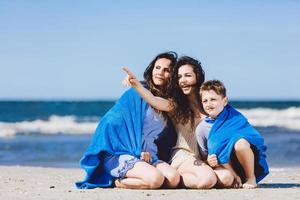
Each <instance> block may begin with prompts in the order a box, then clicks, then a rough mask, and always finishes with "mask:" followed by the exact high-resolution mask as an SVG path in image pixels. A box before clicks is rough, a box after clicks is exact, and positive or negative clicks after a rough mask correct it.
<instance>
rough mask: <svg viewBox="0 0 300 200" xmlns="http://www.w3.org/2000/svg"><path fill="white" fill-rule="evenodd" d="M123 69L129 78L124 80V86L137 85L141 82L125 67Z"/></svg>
mask: <svg viewBox="0 0 300 200" xmlns="http://www.w3.org/2000/svg"><path fill="white" fill-rule="evenodd" d="M122 69H123V71H124V72H126V73H127V76H126V77H125V78H124V80H123V82H122V84H123V85H125V86H135V85H137V82H139V81H138V80H137V79H136V77H135V75H134V74H133V73H132V72H131V71H130V70H129V69H128V68H127V67H123V68H122Z"/></svg>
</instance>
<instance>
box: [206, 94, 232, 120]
mask: <svg viewBox="0 0 300 200" xmlns="http://www.w3.org/2000/svg"><path fill="white" fill-rule="evenodd" d="M201 100H202V105H203V108H204V110H205V112H206V113H207V114H208V115H209V116H210V117H211V118H216V117H217V116H218V115H219V114H220V113H221V112H222V110H223V109H224V107H225V106H226V104H227V102H228V98H227V97H223V96H222V95H218V94H217V93H216V92H215V91H214V90H208V91H203V92H202V97H201Z"/></svg>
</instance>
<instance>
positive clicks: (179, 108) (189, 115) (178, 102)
mask: <svg viewBox="0 0 300 200" xmlns="http://www.w3.org/2000/svg"><path fill="white" fill-rule="evenodd" d="M183 65H190V66H191V67H192V68H193V71H194V73H195V74H196V84H195V85H194V89H193V91H192V92H193V93H194V94H195V96H196V97H197V101H198V102H201V101H200V96H199V89H200V87H201V85H202V83H203V82H204V79H205V73H204V71H203V69H202V66H201V63H200V62H199V61H198V60H196V59H194V58H191V57H188V56H182V57H180V58H179V60H178V62H177V64H176V66H175V67H174V70H173V71H172V72H173V73H172V78H171V80H172V82H171V86H172V99H173V101H174V104H175V110H174V111H173V112H172V118H173V119H174V120H175V122H176V123H181V124H183V125H184V124H186V123H188V122H189V121H190V122H191V126H192V127H194V124H195V115H196V114H195V113H194V111H193V110H192V107H191V105H190V103H189V100H188V98H187V96H186V95H185V94H184V93H183V92H182V90H181V88H180V87H179V83H178V80H179V78H178V70H179V68H180V67H181V66H183Z"/></svg>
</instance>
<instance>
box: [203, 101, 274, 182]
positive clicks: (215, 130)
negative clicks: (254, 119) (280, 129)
mask: <svg viewBox="0 0 300 200" xmlns="http://www.w3.org/2000/svg"><path fill="white" fill-rule="evenodd" d="M242 138H244V139H246V140H247V141H248V142H249V143H250V144H251V147H252V150H253V151H254V156H255V166H254V167H255V168H254V170H255V176H256V182H259V181H260V180H262V179H263V178H264V177H265V176H266V175H267V174H268V173H269V168H268V164H267V161H266V155H265V151H266V146H265V145H264V139H263V138H262V136H261V135H260V133H259V132H258V131H257V130H256V129H254V128H253V127H252V126H251V125H250V124H249V122H248V120H247V119H246V118H245V117H244V116H243V115H242V114H241V113H239V112H238V111H237V110H236V109H234V108H233V107H232V106H230V105H227V106H226V107H225V108H224V110H223V111H222V112H221V113H220V114H219V116H218V117H217V119H216V121H215V123H214V125H213V126H212V128H211V131H210V133H209V136H208V143H207V147H208V154H210V155H211V154H216V155H217V158H218V162H219V164H226V163H228V162H229V161H230V159H231V153H232V150H233V147H234V144H235V143H236V142H237V141H238V140H239V139H242ZM239 175H240V176H241V178H242V180H245V177H244V174H239Z"/></svg>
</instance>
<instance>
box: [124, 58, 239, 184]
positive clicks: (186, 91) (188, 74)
mask: <svg viewBox="0 0 300 200" xmlns="http://www.w3.org/2000/svg"><path fill="white" fill-rule="evenodd" d="M125 71H126V72H127V73H128V75H129V76H130V77H129V78H128V83H129V84H131V85H132V86H133V87H134V88H135V89H136V90H137V91H138V92H139V93H140V94H141V95H142V97H143V98H144V99H145V100H146V101H147V102H148V103H149V104H150V105H152V106H153V107H154V108H156V109H158V110H162V111H165V112H169V113H170V115H171V117H172V119H173V122H174V124H175V128H176V132H177V136H178V137H177V142H176V145H175V146H174V147H173V154H172V158H171V161H170V162H171V166H172V167H174V168H176V169H177V171H178V172H179V174H180V175H181V177H182V180H183V184H184V186H185V187H187V188H199V189H200V188H212V187H213V186H215V185H216V183H217V182H218V185H220V186H222V187H225V186H228V185H230V184H232V182H233V175H232V174H231V173H230V172H229V171H222V170H221V171H220V170H216V171H214V170H213V169H212V168H211V167H209V166H208V165H207V164H206V163H205V162H203V161H202V160H201V159H200V157H201V156H200V152H199V150H198V144H197V140H196V136H195V128H196V126H197V125H198V124H199V122H200V121H201V120H203V119H204V117H205V116H206V115H205V112H204V111H203V108H202V105H201V101H200V97H199V94H198V93H199V88H200V86H201V84H202V83H203V82H204V71H203V69H202V67H201V63H200V62H199V61H197V60H196V59H193V58H191V57H188V56H183V57H181V58H180V59H179V60H178V62H177V65H176V67H175V68H174V71H173V75H172V86H173V89H172V91H173V92H172V99H164V98H161V97H156V96H154V95H153V94H152V93H151V92H149V91H147V90H146V89H145V88H143V87H142V85H141V84H139V82H138V81H137V80H136V78H135V76H134V75H133V74H132V73H131V72H130V71H129V70H128V69H125ZM215 173H219V174H220V175H219V176H218V177H221V178H220V180H218V179H217V176H216V175H215Z"/></svg>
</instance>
